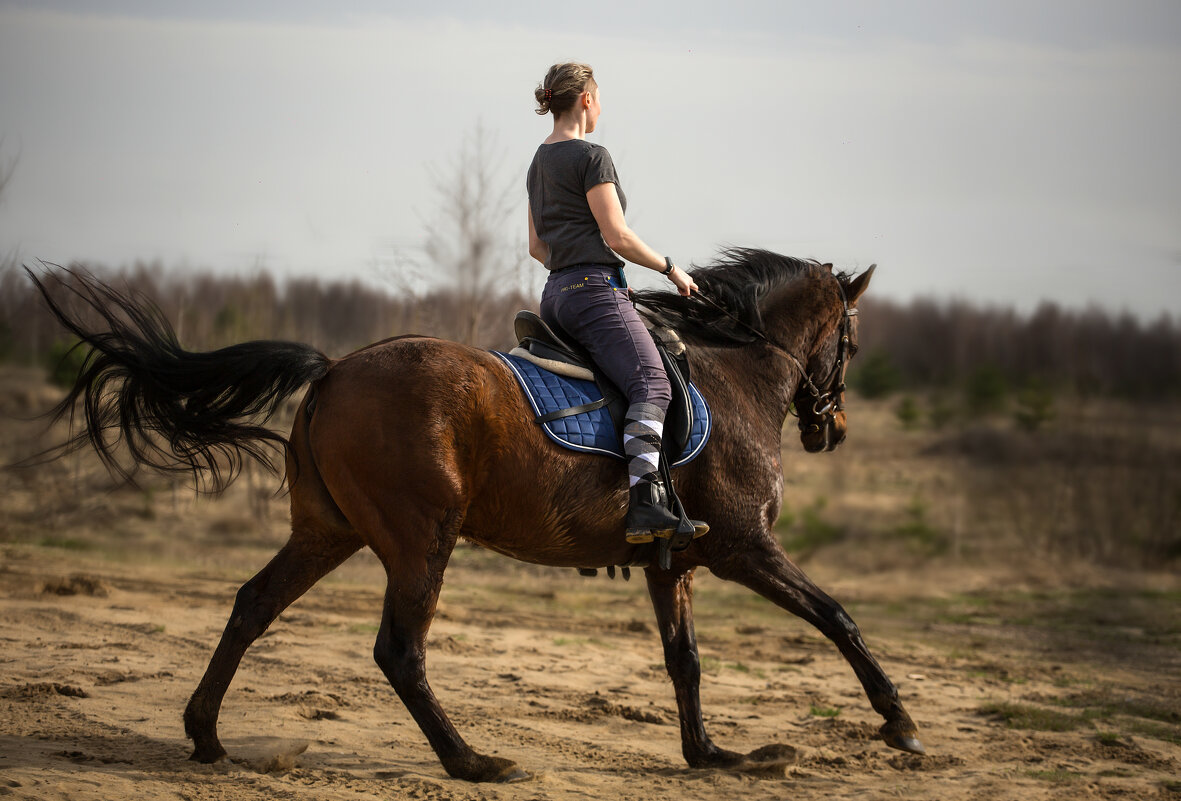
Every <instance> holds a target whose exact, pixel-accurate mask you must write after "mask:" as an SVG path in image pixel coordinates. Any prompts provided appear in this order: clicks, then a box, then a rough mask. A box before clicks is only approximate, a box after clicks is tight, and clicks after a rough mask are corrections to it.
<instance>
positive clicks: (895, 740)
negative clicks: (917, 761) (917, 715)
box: [881, 723, 927, 754]
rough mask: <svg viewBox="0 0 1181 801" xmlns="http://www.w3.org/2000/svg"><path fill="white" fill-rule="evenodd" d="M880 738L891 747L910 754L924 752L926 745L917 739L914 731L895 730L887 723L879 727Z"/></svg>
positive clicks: (925, 751)
mask: <svg viewBox="0 0 1181 801" xmlns="http://www.w3.org/2000/svg"><path fill="white" fill-rule="evenodd" d="M881 735H882V740H883V741H884V742H885V743H886V745H888V746H890V747H891V748H897V749H898V750H899V751H906V752H908V753H911V754H925V753H927V749H926V747H925V746H924V745H923V744H922V742H920V741H919V738H918V736H917V735H916V733H915V731H914V730H913V729H911V730H910V731H897V730H895V729H894V728H892V727H891V726H890V724H889V723H887V724H886V725H885V726H882V728H881Z"/></svg>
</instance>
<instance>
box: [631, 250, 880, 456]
mask: <svg viewBox="0 0 1181 801" xmlns="http://www.w3.org/2000/svg"><path fill="white" fill-rule="evenodd" d="M873 270H874V268H873V267H870V268H869V269H868V270H866V271H865V272H864V273H861V274H860V275H858V276H855V277H850V276H848V275H846V274H844V273H840V274H836V275H834V274H833V271H832V265H831V264H820V263H818V262H815V261H811V260H805V259H794V258H790V257H787V256H781V255H779V254H777V253H771V252H770V251H766V250H758V249H754V248H727V249H726V250H723V251H722V254H721V257H720V258H719V259H718V260H717V261H716V262H714V263H713V264H712V265H708V266H705V267H698V268H695V269H694V270H693V271H692V273H691V274H692V275H693V278H694V280H695V281H696V282H697V285H698V286H699V287H700V290H701V291H700V292H695V293H693V295H691V296H690V297H688V298H685V297H681V296H679V295H675V294H673V293H671V292H662V291H657V290H646V291H641V292H637V293H636V302H637V303H639V304H642V305H643V306H645V307H646V308H647V309H648V310H649V312H648V314H649V316H650V317H651V318H652V319H653V320H655V321H657V322H660V323H661V324H664V325H668V326H670V327H672V328H674V329H676V330H677V331H678V332H679V333H681V334H683V335H687V336H689V337H691V338H693V339H694V340H697V341H698V342H701V343H703V344H706V345H709V344H713V345H718V346H721V347H734V346H752V347H753V348H756V349H770V350H771V351H774V352H777V353H779V354H780V355H781V356H782V357H783V358H784V361H785V362H786V363H785V364H784V365H783V369H782V371H780V373H779V376H780V377H781V378H782V380H783V381H791V380H795V381H796V383H795V384H794V385H791V389H790V391H791V392H793V393H794V396H793V397H792V398H791V399H790V400H791V402H792V405H793V406H794V407H795V410H796V414H797V416H798V417H799V420H800V440H801V441H802V442H803V444H804V448H805V449H806V450H808V451H812V452H815V451H824V450H832V449H833V448H835V447H836V446H837V445H839V444H840V443H841V441H842V440H843V439H844V438H845V425H846V424H845V412H844V404H845V370H846V369H847V368H848V365H849V360H850V359H851V358H853V354H854V353H856V351H857V316H856V315H857V300H858V299H859V298H860V297H861V295H862V294H863V293H864V292H865V289H866V287H867V286H869V279H870V276H872V275H873ZM785 391H787V390H786V389H785ZM772 394H775V393H772ZM775 400H776V402H779V401H782V403H783V404H784V405H786V404H787V402H788V400H789V399H788V398H787V397H784V396H782V395H776V398H775ZM780 411H784V413H786V410H783V409H782V408H781V409H780ZM780 419H782V418H780Z"/></svg>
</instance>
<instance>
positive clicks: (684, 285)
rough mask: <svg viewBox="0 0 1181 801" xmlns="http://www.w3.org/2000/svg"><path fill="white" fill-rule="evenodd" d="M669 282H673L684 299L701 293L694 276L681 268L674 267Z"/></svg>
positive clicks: (669, 275)
mask: <svg viewBox="0 0 1181 801" xmlns="http://www.w3.org/2000/svg"><path fill="white" fill-rule="evenodd" d="M668 280H670V281H672V282H673V284H675V285H676V287H677V292H679V293H681V295H682V296H683V297H686V298H687V297H689V295H690V294H692V293H694V292H699V291H700V290H699V289H698V288H697V282H696V281H694V280H693V276H691V275H689V273H687V272H685V271H684V270H682V269H681V268H680V267H673V271H672V272H671V273H669V274H668Z"/></svg>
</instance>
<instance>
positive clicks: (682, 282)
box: [527, 64, 706, 543]
mask: <svg viewBox="0 0 1181 801" xmlns="http://www.w3.org/2000/svg"><path fill="white" fill-rule="evenodd" d="M535 97H536V99H537V113H538V114H542V115H544V114H550V113H552V114H553V115H554V130H553V133H551V134H550V135H549V136H548V137H547V138H546V140H545V141H544V142H543V143H542V145H541V146H540V147H538V149H537V154H536V155H535V156H534V157H533V163H532V164H530V165H529V174H528V179H527V185H528V190H529V255H531V256H532V257H533V258H535V259H537V260H538V261H539V262H541V263H542V264H544V265H545V266H546V268H547V269H549V271H550V276H549V280H548V281H547V282H546V285H545V291H544V292H543V293H542V296H541V317H542V319H543V320H545V322H546V323H547V324H548V325H550V326H553V327H556V328H558V329H560V330H562V331H564V332H565V333H567V334H569V335H570V336H571V337H573V338H574V339H575V340H577V341H578V343H579V344H581V345H582V346H583V347H584V348H586V349H587V350H588V351H589V352H590V354H591V356H592V357H593V358H594V360H595V363H596V364H597V365H598V367H599V369H600V370H602V371H603V373H604V374H605V375H606V376H607V377H608V378H610V379H611V381H612V382H613V383H614V384H615V385H616V386H618V387H619V388H620V389H621V390H622V391H623V392H624V393H625V394H626V396H627V399H628V409H627V414H626V417H625V420H624V427H623V443H624V453H625V454H626V456H627V458H628V484H629V487H630V491H629V505H628V512H627V532H626V536H627V540H628V542H635V543H642V542H651V541H652V539H653V537H654V536H658V537H667V536H671V534H672V533H673V532H674V531H675V530H676V528H677V524H678V522H679V518H678V517H677V516H676V515H674V514H673V513H672V512H671V511H670V510H669V508H668V502H667V496H666V494H665V492H664V489H663V487H662V486H661V483H660V480H659V473H658V472H657V471H658V468H659V464H660V441H661V436H662V433H663V430H664V416H665V412H667V410H668V404H669V400H670V398H671V395H670V390H669V383H668V377H667V376H666V375H665V372H664V366H663V365H662V364H661V361H660V355H659V354H658V353H657V352H656V345H655V344H654V343H653V341H652V336H651V335H650V334H649V333H648V331H647V329H646V328H645V327H644V324H643V322H642V321H641V320H640V315H639V314H638V313H637V312H636V309H635V306H633V305H632V303H631V301H630V300H629V298H628V293H627V280H626V278H625V277H624V274H623V265H624V262H623V260H622V259H621V258H620V256H622V257H623V258H625V259H627V260H628V261H630V262H632V263H634V264H639V265H641V266H643V267H647V268H648V269H650V270H656V271H657V272H659V273H661V274H662V275H665V276H667V277H668V279H669V280H670V281H672V282H673V284H675V285H676V287H677V291H678V292H680V293H681V294H682V295H685V296H688V295H689V294H690V293H692V292H693V291H695V290H696V289H697V284H695V283H694V282H693V279H692V278H691V277H690V276H689V274H688V273H686V272H685V271H684V270H682V269H681V268H680V267H677V266H676V265H675V264H673V262H672V259H670V258H668V257H666V256H661V255H660V254H659V253H657V252H656V251H655V250H653V249H652V248H650V247H648V246H647V245H646V244H644V242H643V240H641V239H640V238H639V237H638V236H636V234H635V232H633V231H632V230H631V229H630V228H628V226H627V222H626V221H625V220H624V217H623V213H624V209H625V208H626V207H627V199H626V198H625V196H624V194H623V190H622V189H620V188H619V178H618V176H617V175H616V173H615V165H614V164H613V163H612V161H611V155H610V154H609V153H608V152H607V150H606V149H605V148H603V147H602V146H600V145H597V144H594V143H591V142H587V141H586V135H587V134H588V133H591V132H592V131H594V130H595V125H596V124H597V123H598V120H599V112H600V110H601V108H600V105H599V87H598V85H597V84H596V83H595V78H594V73H593V71H592V70H591V68H590V67H589V66H587V65H586V64H555V65H554V66H552V67H550V69H549V72H547V73H546V76H545V80H544V81H542V83H541V84H540V85H539V86H538V87H537V90H536V92H535ZM616 254H618V255H616ZM705 530H706V527H705V526H704V524H698V532H700V533H704V532H705Z"/></svg>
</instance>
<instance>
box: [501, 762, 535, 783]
mask: <svg viewBox="0 0 1181 801" xmlns="http://www.w3.org/2000/svg"><path fill="white" fill-rule="evenodd" d="M532 778H533V777H532V776H530V775H529V774H528V773H526V772H525V771H523V770H521V769H520V768H519V767H517V766H516V765H514V766H513V767H512V769H511V770H506V771H505V772H504V773H502V774H500V775H499V776H497V777H496V781H497V782H498V783H500V784H515V783H517V782H527V781H529V780H530V779H532Z"/></svg>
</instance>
